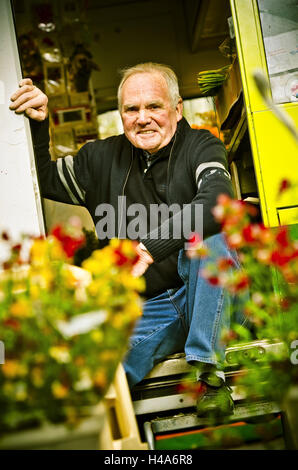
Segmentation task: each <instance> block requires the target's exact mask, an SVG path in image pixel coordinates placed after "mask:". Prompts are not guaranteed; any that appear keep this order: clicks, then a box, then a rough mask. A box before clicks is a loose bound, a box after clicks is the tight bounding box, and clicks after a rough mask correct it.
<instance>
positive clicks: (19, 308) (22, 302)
mask: <svg viewBox="0 0 298 470" xmlns="http://www.w3.org/2000/svg"><path fill="white" fill-rule="evenodd" d="M10 313H11V314H12V315H13V316H15V317H19V318H26V317H30V316H31V314H32V312H31V309H30V304H29V302H28V300H27V299H24V298H21V299H19V300H17V301H16V302H14V303H13V304H12V305H11V306H10Z"/></svg>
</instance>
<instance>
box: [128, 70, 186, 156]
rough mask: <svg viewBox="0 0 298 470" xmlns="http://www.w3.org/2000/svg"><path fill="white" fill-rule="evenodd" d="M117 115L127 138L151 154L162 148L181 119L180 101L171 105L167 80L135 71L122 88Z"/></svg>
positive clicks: (158, 75)
mask: <svg viewBox="0 0 298 470" xmlns="http://www.w3.org/2000/svg"><path fill="white" fill-rule="evenodd" d="M121 118H122V122H123V127H124V132H125V135H126V137H127V138H128V140H129V141H130V142H131V143H132V144H133V145H134V146H135V147H138V148H141V149H143V150H147V151H148V152H150V153H155V152H157V151H158V150H159V149H161V148H162V147H165V146H166V145H167V144H168V143H169V142H170V140H171V139H172V137H173V135H174V134H175V131H176V128H177V122H178V121H180V119H181V118H182V102H179V103H178V105H177V106H176V108H173V107H172V105H171V102H170V98H169V94H168V88H167V83H166V81H165V79H164V77H163V76H162V75H161V74H159V73H158V72H157V73H137V74H135V75H132V76H131V77H129V78H128V79H127V80H126V81H125V82H124V85H123V87H122V103H121Z"/></svg>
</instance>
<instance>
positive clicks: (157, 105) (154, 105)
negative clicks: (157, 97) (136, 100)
mask: <svg viewBox="0 0 298 470" xmlns="http://www.w3.org/2000/svg"><path fill="white" fill-rule="evenodd" d="M159 108H160V106H159V104H151V105H150V106H149V109H159Z"/></svg>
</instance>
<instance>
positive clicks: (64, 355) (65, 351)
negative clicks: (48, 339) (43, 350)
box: [49, 345, 71, 364]
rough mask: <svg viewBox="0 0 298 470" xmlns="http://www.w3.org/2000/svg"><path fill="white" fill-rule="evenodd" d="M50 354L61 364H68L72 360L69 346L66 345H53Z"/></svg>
mask: <svg viewBox="0 0 298 470" xmlns="http://www.w3.org/2000/svg"><path fill="white" fill-rule="evenodd" d="M49 354H50V356H51V357H52V358H53V359H55V360H56V361H57V362H59V363H60V364H66V363H67V362H69V361H70V359H71V357H70V354H69V348H68V347H67V346H66V345H61V346H52V347H51V348H50V349H49Z"/></svg>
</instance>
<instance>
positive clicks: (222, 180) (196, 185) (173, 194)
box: [31, 118, 233, 290]
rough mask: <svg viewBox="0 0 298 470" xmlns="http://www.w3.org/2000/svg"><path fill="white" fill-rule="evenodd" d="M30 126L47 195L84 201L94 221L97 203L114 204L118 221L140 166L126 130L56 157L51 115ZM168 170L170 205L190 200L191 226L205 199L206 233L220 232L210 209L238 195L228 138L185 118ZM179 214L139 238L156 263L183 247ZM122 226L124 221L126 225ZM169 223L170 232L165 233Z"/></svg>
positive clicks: (166, 184) (52, 197)
mask: <svg viewBox="0 0 298 470" xmlns="http://www.w3.org/2000/svg"><path fill="white" fill-rule="evenodd" d="M31 129H32V134H33V143H34V148H35V153H36V157H37V167H38V173H39V180H40V186H41V193H42V196H43V197H46V198H49V199H53V200H56V201H60V202H64V203H69V204H78V205H82V206H85V207H86V208H87V209H88V211H89V212H90V214H91V217H92V219H93V221H94V224H95V226H97V224H98V222H99V220H100V216H98V215H96V208H97V207H98V206H99V205H100V204H111V205H112V206H113V207H114V209H115V213H116V220H118V215H119V214H118V212H119V211H118V206H119V200H118V198H119V196H125V188H126V185H127V181H128V178H129V177H133V175H132V174H131V172H132V168H135V165H133V159H134V158H136V154H137V152H136V149H135V148H134V147H133V146H132V144H131V143H130V142H129V141H128V139H127V138H126V136H125V135H124V134H121V135H119V136H113V137H109V138H107V139H104V140H96V141H94V142H90V143H87V144H85V145H84V146H83V147H82V148H81V149H80V151H79V152H78V154H77V155H76V156H75V157H72V156H68V157H65V158H59V159H58V160H57V161H51V160H50V154H49V150H48V148H49V134H48V120H46V121H44V122H42V123H39V122H36V121H31ZM165 174H166V176H165V179H166V181H164V184H165V186H166V200H167V204H168V205H171V204H173V203H176V204H179V205H180V206H181V208H182V207H183V204H190V206H189V207H188V208H187V210H188V215H189V213H191V221H190V223H189V227H190V230H193V228H194V227H195V220H194V217H195V212H194V210H193V209H194V206H195V205H196V204H202V208H203V227H202V235H203V237H204V238H206V237H208V236H211V235H213V234H215V233H217V232H218V231H219V230H220V227H219V225H218V224H217V223H216V222H215V220H214V217H213V215H212V213H211V209H212V208H213V207H214V206H215V204H216V200H217V197H218V195H219V194H221V193H225V194H228V195H229V196H232V195H233V190H232V185H231V179H230V175H229V173H228V172H227V159H226V150H225V147H224V145H223V143H222V142H221V141H220V140H219V139H217V138H216V137H214V136H213V135H212V134H211V133H210V132H209V131H207V130H197V129H192V128H191V127H190V126H189V124H188V123H187V121H186V120H185V119H184V118H183V119H182V120H181V121H180V122H179V123H178V126H177V131H176V133H175V135H174V138H173V139H172V143H171V146H170V151H169V157H168V159H167V171H166V173H165ZM144 202H145V201H144ZM120 207H121V206H120ZM189 209H190V212H189ZM180 215H181V214H176V215H175V216H174V218H173V217H170V219H169V220H168V221H165V222H164V223H163V224H161V225H160V226H159V227H158V228H157V229H155V230H153V232H150V233H147V234H146V235H145V236H143V237H142V238H141V239H140V241H142V242H143V243H144V245H145V246H146V248H147V249H148V251H149V252H150V253H151V255H152V256H153V258H154V261H155V262H156V263H158V262H161V261H163V260H166V259H167V257H169V256H170V255H171V254H173V253H176V252H177V251H178V250H179V249H181V248H183V246H184V243H185V240H186V238H187V236H188V234H187V236H185V237H184V238H172V230H173V221H174V220H175V217H180ZM120 219H121V216H120V215H119V220H120ZM122 219H123V217H122ZM122 222H123V220H122ZM119 224H120V222H119ZM117 225H118V224H117ZM118 228H119V227H117V228H116V233H115V236H118V235H119V236H120V237H121V228H120V233H118V231H117V229H118ZM123 228H124V226H123V224H122V230H123ZM169 228H170V234H169V236H168V235H167V236H164V235H165V233H166V232H168V229H169ZM107 242H108V240H101V246H104V245H106V244H107ZM169 287H171V286H169ZM172 287H176V286H172ZM163 290H164V289H163Z"/></svg>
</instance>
